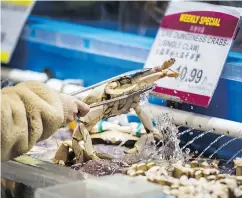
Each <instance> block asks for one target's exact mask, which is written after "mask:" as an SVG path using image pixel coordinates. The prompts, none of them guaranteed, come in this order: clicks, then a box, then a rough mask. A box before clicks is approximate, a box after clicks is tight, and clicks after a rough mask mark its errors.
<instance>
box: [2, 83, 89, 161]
mask: <svg viewBox="0 0 242 198" xmlns="http://www.w3.org/2000/svg"><path fill="white" fill-rule="evenodd" d="M82 105H83V103H80V102H79V101H77V99H75V98H73V97H71V96H67V95H64V94H60V93H58V92H56V91H54V90H52V89H50V88H48V87H47V86H46V85H45V84H43V83H40V82H35V81H31V82H24V83H20V84H18V85H16V86H14V87H7V88H3V89H2V90H1V152H2V154H1V161H3V160H9V159H13V158H15V157H17V156H19V155H22V154H24V153H26V152H28V151H29V150H30V149H31V148H32V147H33V146H34V145H35V144H36V142H37V141H41V140H44V139H47V138H48V137H50V136H51V135H52V134H53V133H54V132H55V131H56V130H58V129H59V128H60V127H61V126H62V125H63V124H66V121H70V120H72V119H73V118H74V115H75V114H77V112H78V111H80V110H83V112H82V114H83V115H85V114H86V113H87V112H88V111H89V109H88V106H85V104H84V106H82Z"/></svg>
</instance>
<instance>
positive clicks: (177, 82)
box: [145, 2, 240, 107]
mask: <svg viewBox="0 0 242 198" xmlns="http://www.w3.org/2000/svg"><path fill="white" fill-rule="evenodd" d="M239 21H240V13H238V12H236V11H235V10H232V9H225V8H220V7H219V6H213V5H209V4H205V3H197V2H195V3H191V2H171V3H170V5H169V7H168V9H167V12H166V15H165V16H164V18H163V19H162V22H161V24H160V28H159V30H158V33H157V35H156V38H155V41H154V43H153V46H152V49H151V51H150V54H149V56H148V59H147V61H146V64H145V67H146V68H150V67H154V66H157V65H161V64H162V63H163V62H164V61H166V60H168V59H170V58H175V59H176V62H175V64H174V65H173V66H172V67H171V69H173V70H176V71H178V72H179V73H180V77H179V78H177V79H174V78H163V79H161V80H160V81H159V82H158V83H157V87H156V88H155V90H154V92H155V93H158V94H160V95H163V96H169V97H171V98H173V99H175V98H177V99H178V100H179V101H183V102H185V103H189V104H194V105H198V106H204V107H207V106H208V105H209V103H210V100H211V97H212V96H213V93H214V91H215V89H216V87H217V84H218V81H219V78H220V75H221V73H222V70H223V66H224V64H225V61H226V58H227V56H228V53H229V50H230V47H231V45H232V43H233V39H234V36H235V34H236V31H237V27H238V24H239Z"/></svg>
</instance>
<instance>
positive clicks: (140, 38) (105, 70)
mask: <svg viewBox="0 0 242 198" xmlns="http://www.w3.org/2000/svg"><path fill="white" fill-rule="evenodd" d="M210 3H213V4H217V5H225V6H228V5H229V6H234V7H241V4H240V3H239V2H236V3H235V2H234V4H233V2H230V1H227V2H226V1H224V2H223V1H218V2H210ZM231 3H232V5H231ZM47 4H48V6H46V5H47ZM57 5H58V6H57ZM167 5H168V2H155V1H154V2H148V1H146V2H126V1H124V2H95V1H92V2H71V1H70V2H67V1H66V2H54V1H53V2H42V1H38V2H37V3H36V6H35V7H34V9H33V11H32V13H31V16H30V17H29V18H28V20H27V23H26V24H25V27H24V29H23V32H22V35H21V38H20V40H19V43H18V45H17V48H16V50H15V53H14V56H13V59H12V61H11V63H10V65H8V69H9V68H19V69H23V70H22V71H21V70H14V69H13V70H12V71H10V72H9V71H8V69H7V70H5V71H6V73H5V74H6V77H7V78H9V79H11V78H12V79H13V80H16V81H22V80H26V79H27V75H26V73H25V72H29V73H30V74H31V72H34V73H32V74H35V76H36V77H38V79H40V81H42V82H46V84H47V85H48V86H50V87H52V88H55V89H56V90H58V91H61V92H65V93H71V92H72V91H74V90H76V89H83V88H84V87H88V86H91V85H93V84H95V83H98V82H101V81H103V80H107V79H109V78H111V77H113V76H116V75H119V74H122V73H125V72H129V71H132V70H136V69H142V68H143V64H144V62H145V60H146V58H147V56H148V54H149V50H150V48H151V46H152V43H153V41H154V37H155V35H156V32H157V29H158V27H159V23H160V20H162V17H163V15H164V12H165V10H166V8H167ZM87 10H91V12H87ZM134 10H135V11H134ZM241 13H242V12H241ZM240 26H241V25H240ZM241 43H242V34H241V32H239V33H238V34H237V37H236V40H235V42H234V45H233V47H232V49H231V51H230V53H229V56H228V58H227V61H226V64H225V67H224V70H223V72H222V76H221V77H220V80H219V83H218V87H217V89H216V91H215V93H214V97H213V99H212V101H211V104H210V106H209V107H208V108H202V107H198V106H195V105H188V104H180V103H176V102H172V101H167V100H163V99H161V98H157V97H153V96H150V97H148V98H147V96H144V103H147V100H149V103H150V104H148V105H147V104H146V105H147V106H145V109H146V111H147V112H150V114H152V116H153V120H155V121H157V120H159V121H160V122H161V123H163V126H159V125H158V126H156V127H157V128H158V129H160V130H162V129H161V128H159V127H165V128H166V132H168V133H169V134H170V136H168V137H169V138H170V139H172V140H174V138H175V140H177V142H176V144H172V145H170V142H168V143H167V146H169V148H173V149H175V150H177V155H180V154H181V153H183V154H182V155H183V157H185V159H186V163H182V162H180V161H179V160H176V162H177V163H175V162H174V161H173V162H172V163H170V164H168V165H169V166H168V165H167V164H164V165H160V164H157V163H156V162H157V161H159V160H161V159H157V158H156V156H155V154H157V152H158V154H157V156H162V160H164V157H166V155H165V154H167V153H170V152H171V151H170V150H169V149H168V150H167V149H165V148H164V146H163V147H162V146H161V147H159V148H160V149H159V150H158V151H156V150H155V151H154V150H152V149H153V148H154V147H153V144H151V145H152V146H151V147H149V148H147V149H148V150H147V151H143V153H142V155H141V156H139V155H138V156H135V157H130V156H129V155H128V156H126V155H124V152H123V150H122V149H123V147H121V146H117V145H119V144H120V143H122V144H123V143H125V146H127V147H129V144H131V145H132V146H133V145H134V143H135V142H136V141H137V140H138V139H139V138H140V136H141V135H142V134H143V133H145V128H144V126H143V125H142V123H141V120H140V118H139V117H138V116H137V115H136V113H134V112H131V113H128V114H127V115H126V116H120V117H115V118H112V119H105V120H101V121H100V122H98V123H97V125H95V127H94V128H93V130H92V131H91V138H92V141H93V143H94V146H95V149H96V150H97V151H98V152H100V153H108V154H109V155H112V156H116V158H118V159H119V160H121V162H122V163H123V164H122V163H121V162H120V161H112V162H110V161H107V160H100V161H97V162H96V161H92V160H91V161H90V163H85V164H84V165H83V164H74V165H72V166H71V167H63V166H62V165H63V162H62V160H59V161H61V163H60V164H61V165H56V164H53V160H52V159H53V158H54V157H55V156H56V150H57V148H58V146H57V145H56V141H55V140H56V139H58V141H57V143H58V142H62V141H63V140H65V139H68V138H70V136H69V137H63V135H62V134H63V133H62V132H60V134H61V135H60V136H58V135H56V136H54V137H53V138H50V139H49V140H46V141H45V142H40V143H39V144H38V145H37V146H36V147H35V148H34V149H33V150H32V151H31V152H30V153H28V157H27V156H23V157H22V158H21V157H20V158H18V159H16V160H14V161H10V162H5V163H2V164H1V166H2V177H3V178H6V179H8V180H9V181H14V182H15V184H14V185H15V187H13V186H12V189H14V190H13V191H15V192H12V193H13V194H15V195H8V196H16V195H18V196H17V197H20V196H22V197H34V193H35V196H36V198H40V197H46V198H48V197H59V198H62V197H72V198H75V197H80V196H81V197H88V198H91V197H94V196H95V197H96V196H99V197H105V198H108V197H114V195H115V197H123V198H124V197H125V198H128V197H153V198H154V197H157V196H159V197H160V198H171V197H179V196H178V194H179V193H180V197H187V198H188V197H189V196H190V195H189V196H188V195H185V194H186V193H185V192H187V191H189V192H195V191H196V192H200V191H201V188H204V189H207V191H204V194H206V195H209V194H213V195H214V197H229V198H230V197H241V190H242V189H241V184H242V182H241V167H242V162H241V161H240V158H241V157H242V150H241V136H240V135H239V133H236V135H233V134H234V133H232V135H231V134H230V135H227V134H226V135H224V133H225V132H224V131H225V129H223V130H221V131H218V132H217V134H214V133H212V131H210V130H205V129H206V127H207V125H206V124H207V122H203V123H202V124H201V127H200V128H202V129H204V130H195V129H194V128H193V126H187V125H186V124H184V125H185V126H177V124H176V122H179V123H180V122H183V123H186V122H187V121H186V120H185V118H188V117H189V118H191V120H198V121H199V119H200V120H201V118H202V119H204V120H205V119H207V120H209V119H211V120H215V121H218V122H214V123H218V124H217V125H216V127H218V128H219V129H221V128H222V127H224V126H225V128H226V129H227V128H228V130H229V131H230V130H231V131H238V130H239V129H240V128H241V123H242V113H241V112H242V111H241V110H242V103H241V100H240V98H241V97H242V90H241V87H242V79H241V76H242V50H241V49H242V46H241ZM43 57H45V59H43ZM36 59H38V61H36ZM67 66H68V67H67ZM26 70H31V71H26ZM14 72H15V73H14ZM93 73H95V74H97V75H95V77H94V76H93ZM21 75H23V78H22V77H21ZM30 76H31V75H30ZM65 79H72V80H71V81H68V80H67V81H65ZM73 79H78V80H79V81H78V82H74V81H73ZM64 81H65V82H64ZM70 84H72V85H73V84H75V86H71V85H70ZM70 90H71V91H70ZM169 107H172V108H169ZM161 112H163V113H164V114H162V116H161ZM165 113H168V114H172V115H175V116H176V117H175V118H173V119H171V118H169V117H166V116H167V114H165ZM206 116H207V117H206ZM183 118H184V119H183ZM160 122H158V123H160ZM189 123H192V122H189ZM204 123H205V124H204ZM219 123H221V124H219ZM71 124H73V125H74V126H75V123H71ZM155 124H156V123H155ZM196 124H197V123H196ZM156 125H157V124H156ZM74 126H72V125H69V128H66V129H64V133H70V135H71V133H72V130H73V127H74ZM123 131H129V133H130V134H127V133H126V134H125V135H124V134H123V133H121V132H123ZM131 134H132V135H131ZM67 136H68V135H67ZM177 136H178V137H177ZM53 144H55V148H52V146H53ZM110 144H111V145H110ZM113 144H116V145H113ZM60 145H61V144H60V143H59V146H60ZM159 146H160V145H159ZM170 146H171V147H170ZM48 147H51V149H48ZM46 148H47V149H46ZM59 148H60V147H59ZM61 148H63V150H64V151H67V150H68V151H70V150H71V148H70V146H69V145H68V143H65V144H63V145H62V147H61ZM117 148H118V149H120V150H117ZM167 148H168V147H167ZM35 149H36V150H35ZM52 149H53V150H52ZM149 149H151V151H150V150H149ZM70 153H71V151H70ZM151 153H153V155H151ZM72 154H73V153H72ZM29 156H31V157H29ZM65 156H66V155H65ZM68 156H69V154H68ZM70 156H71V155H70ZM62 157H63V156H62ZM177 157H179V156H174V158H175V159H177ZM200 157H202V159H201V161H199V159H200ZM236 157H238V159H237V161H234V159H235V158H236ZM36 158H37V159H38V160H37V159H36ZM36 160H37V161H36ZM140 160H141V161H142V160H143V161H142V162H137V161H140ZM124 162H125V163H124ZM131 162H132V163H131ZM68 163H70V162H69V161H68ZM68 163H64V164H65V165H67V164H68ZM121 164H122V165H121ZM131 164H133V165H132V166H131ZM68 166H69V164H68ZM162 166H163V168H162ZM97 167H98V170H97ZM164 167H165V168H164ZM73 169H74V170H73ZM111 173H117V174H115V175H112V176H105V175H110V174H111ZM120 173H123V174H122V175H120ZM93 175H94V176H99V177H93ZM205 178H206V179H205ZM147 180H148V181H149V182H147ZM128 185H129V186H128ZM6 186H8V185H7V184H6ZM160 186H165V187H164V188H162V189H161V188H160ZM209 186H214V189H211V188H210V187H209ZM36 189H38V190H37V191H36ZM141 190H142V191H141ZM35 191H36V192H35ZM215 191H217V192H215ZM183 193H185V194H183ZM161 194H162V195H161ZM204 194H203V195H204ZM191 197H192V196H191ZM196 197H199V195H197V196H196Z"/></svg>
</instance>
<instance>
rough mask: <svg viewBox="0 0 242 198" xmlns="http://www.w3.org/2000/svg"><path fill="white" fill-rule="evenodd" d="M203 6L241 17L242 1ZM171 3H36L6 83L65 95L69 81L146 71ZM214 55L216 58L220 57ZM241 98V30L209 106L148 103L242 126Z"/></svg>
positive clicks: (5, 68) (5, 72) (5, 70)
mask: <svg viewBox="0 0 242 198" xmlns="http://www.w3.org/2000/svg"><path fill="white" fill-rule="evenodd" d="M202 2H207V3H210V4H215V5H221V6H232V7H234V9H240V12H241V15H242V11H241V9H242V2H241V1H202ZM168 5H169V1H37V2H36V3H35V5H34V7H33V9H32V11H31V13H30V15H29V17H28V18H27V21H26V23H25V25H24V27H23V29H22V32H21V35H20V38H19V40H18V43H17V45H16V48H15V50H14V53H13V56H12V59H11V61H10V62H9V63H8V64H2V69H1V71H2V80H4V79H9V80H11V79H12V82H11V83H12V84H14V83H17V82H21V81H24V80H32V79H36V80H40V81H43V82H46V83H47V84H48V85H49V86H50V87H52V88H55V89H57V90H59V91H60V90H62V91H63V82H64V80H69V81H68V82H69V83H70V84H75V85H78V86H79V87H87V86H90V85H93V84H95V83H98V82H100V81H103V80H106V79H108V78H111V77H113V76H116V75H119V74H122V73H124V72H128V71H131V70H135V69H141V68H143V66H144V63H145V61H146V58H147V56H148V54H149V51H150V48H151V46H152V44H153V41H154V38H155V36H156V33H157V29H158V28H159V25H160V22H161V20H162V18H163V16H164V14H165V11H166V9H167V7H168ZM240 27H241V25H240ZM211 56H213V57H214V58H216V53H214V54H211ZM18 69H20V70H18ZM21 71H25V73H21ZM4 83H5V84H6V82H4V81H3V85H4ZM11 83H10V84H11ZM74 90H75V87H74V88H73V87H70V89H68V90H66V93H70V92H72V91H74ZM241 98H242V33H241V31H239V32H238V34H237V37H236V39H235V41H234V44H233V46H232V49H231V51H230V53H229V56H228V58H227V61H226V64H225V67H224V70H223V73H222V75H221V78H220V80H219V83H218V87H217V88H216V91H215V93H214V96H213V98H212V101H211V103H210V105H209V107H208V108H203V107H198V106H194V105H193V106H191V105H189V104H177V103H174V102H172V101H165V100H163V99H162V98H154V97H150V99H149V101H150V103H153V104H156V105H161V106H174V107H175V108H178V109H182V110H184V111H188V112H195V113H199V114H203V115H208V116H214V117H217V118H222V119H227V120H232V121H235V122H240V123H241V122H242V103H241ZM212 136H213V134H211V137H212ZM211 137H210V136H209V137H208V139H210V140H211ZM186 138H192V137H190V136H189V137H185V136H184V142H186V141H187V139H186ZM213 138H214V139H215V138H216V137H213ZM213 138H212V139H213ZM223 141H227V140H221V141H218V145H221V144H223ZM206 142H207V141H206V140H205V139H203V141H200V142H198V143H197V144H195V145H194V147H197V148H202V147H204V145H207V143H206ZM209 142H210V141H209ZM203 144H204V145H203ZM239 144H241V143H240V142H238V145H239ZM233 145H236V144H235V143H234V144H233ZM214 146H215V149H216V148H217V146H216V145H214ZM232 153H234V146H231V147H228V149H227V153H225V152H224V153H222V154H221V155H224V156H226V155H229V156H231V154H232Z"/></svg>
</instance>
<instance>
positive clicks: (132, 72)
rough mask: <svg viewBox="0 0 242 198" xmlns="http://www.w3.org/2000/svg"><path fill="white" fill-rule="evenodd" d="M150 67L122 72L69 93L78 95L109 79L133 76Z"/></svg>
mask: <svg viewBox="0 0 242 198" xmlns="http://www.w3.org/2000/svg"><path fill="white" fill-rule="evenodd" d="M150 69H151V68H145V69H137V70H134V71H130V72H126V73H123V74H120V75H118V76H115V77H113V78H109V79H107V80H104V81H102V82H99V83H96V84H94V85H91V86H89V87H86V88H84V89H81V90H77V91H74V92H72V93H70V94H69V95H71V96H76V95H78V94H81V93H83V92H85V91H88V90H90V89H93V88H95V87H98V86H100V85H103V84H105V83H108V82H109V81H113V80H116V79H118V78H120V77H122V76H128V75H129V76H131V75H135V74H138V73H141V72H145V71H148V70H150Z"/></svg>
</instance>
